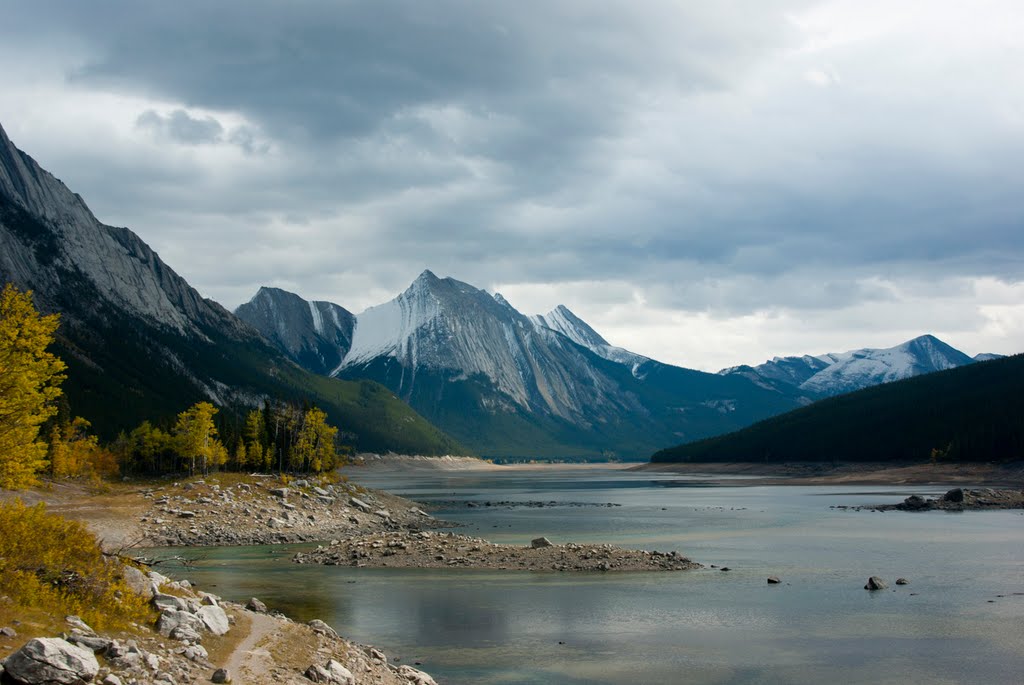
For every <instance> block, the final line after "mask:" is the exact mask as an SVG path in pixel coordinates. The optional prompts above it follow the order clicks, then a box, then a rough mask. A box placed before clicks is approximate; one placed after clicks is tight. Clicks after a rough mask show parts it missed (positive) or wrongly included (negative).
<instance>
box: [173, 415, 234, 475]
mask: <svg viewBox="0 0 1024 685" xmlns="http://www.w3.org/2000/svg"><path fill="white" fill-rule="evenodd" d="M216 414H217V408H216V407H214V406H213V405H212V404H210V403H209V402H198V403H196V404H193V405H192V406H191V407H189V408H188V409H186V410H185V411H183V412H181V413H180V414H178V421H177V423H176V424H175V426H174V435H175V438H176V439H177V442H178V453H179V454H180V455H181V456H182V457H184V458H185V459H187V460H188V463H189V469H188V472H189V474H193V473H195V471H196V460H198V461H199V466H200V468H201V469H202V472H203V473H206V472H207V471H208V470H209V466H210V464H216V463H220V462H219V460H220V458H221V456H222V453H223V457H224V459H225V460H226V459H227V451H226V450H225V449H224V447H223V445H221V444H220V441H219V440H218V439H217V427H216V426H215V425H214V424H213V417H214V415H216Z"/></svg>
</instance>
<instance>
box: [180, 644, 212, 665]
mask: <svg viewBox="0 0 1024 685" xmlns="http://www.w3.org/2000/svg"><path fill="white" fill-rule="evenodd" d="M181 654H182V656H184V657H185V658H186V659H188V660H189V661H197V662H200V663H202V662H204V661H206V660H207V659H208V658H210V653H209V652H207V651H206V647H203V646H202V645H189V646H188V647H186V648H185V649H184V651H182V653H181Z"/></svg>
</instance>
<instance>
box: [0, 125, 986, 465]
mask: <svg viewBox="0 0 1024 685" xmlns="http://www.w3.org/2000/svg"><path fill="white" fill-rule="evenodd" d="M0 242H2V244H3V247H4V249H3V251H2V252H0V281H3V282H13V283H14V284H15V285H17V286H18V287H21V288H23V289H32V290H33V291H34V297H35V301H36V304H37V307H38V308H39V309H40V310H41V311H43V312H47V313H48V312H59V313H60V314H61V317H62V323H61V327H60V329H59V331H58V335H57V340H56V346H57V352H58V353H59V354H60V355H61V356H62V358H64V359H65V361H66V362H67V363H68V365H69V373H68V380H67V382H66V384H65V389H66V393H67V397H68V399H69V403H70V405H71V410H72V411H74V412H75V413H77V414H83V415H85V416H86V417H87V418H89V419H90V420H91V421H92V422H93V423H94V425H95V427H96V428H97V429H98V430H99V432H100V433H101V434H102V435H104V436H106V437H111V436H112V435H114V434H116V432H117V431H119V430H123V429H125V428H130V427H132V426H134V425H136V424H137V423H139V422H140V421H142V420H144V419H151V420H160V419H164V420H166V419H167V417H173V416H174V415H175V414H176V413H177V412H179V411H181V410H182V409H184V408H185V407H187V406H188V405H189V404H191V403H193V402H195V401H198V400H201V399H210V400H213V401H215V402H216V403H218V404H220V405H222V406H224V407H228V408H230V409H229V411H228V412H226V413H225V415H224V416H225V420H230V417H231V416H232V415H234V416H236V417H237V415H238V414H237V412H239V411H243V410H244V409H245V408H247V407H255V406H259V405H260V404H261V403H262V402H264V401H266V400H268V399H274V400H282V401H289V402H295V403H302V402H313V403H316V404H317V405H319V406H321V407H322V408H323V409H325V411H327V413H328V415H329V416H330V418H331V420H332V421H334V422H335V423H337V424H338V425H340V426H341V427H342V431H343V435H345V438H346V440H347V441H349V442H351V443H353V444H354V445H355V446H356V447H357V448H358V449H366V450H377V451H384V450H394V451H400V452H414V453H421V454H444V453H466V452H471V453H476V454H479V455H482V456H493V457H520V458H521V457H527V458H545V457H559V458H566V457H587V458H592V457H602V456H603V457H621V458H634V459H636V458H643V457H645V456H646V455H647V454H649V453H651V452H653V451H654V450H656V449H659V448H662V447H664V446H665V445H670V444H676V443H680V442H684V441H692V440H699V439H701V438H706V437H709V436H714V435H719V434H722V433H726V432H729V431H733V430H736V429H738V428H742V427H745V426H748V425H750V424H752V423H754V422H756V421H759V420H761V419H764V418H766V417H770V416H774V415H777V414H780V413H783V412H786V411H789V410H791V409H793V408H795V407H799V406H803V405H806V404H808V403H810V402H813V401H815V400H818V399H820V398H822V397H826V396H829V395H834V394H837V393H842V392H847V391H849V390H853V389H857V388H860V387H865V386H868V385H873V384H876V383H881V382H886V381H890V380H895V379H898V378H905V377H908V376H913V375H918V374H923V373H928V372H931V371H934V370H938V369H944V368H952V367H957V366H963V365H967V364H971V363H972V362H973V361H974V360H972V359H971V358H969V357H967V356H966V355H964V354H962V353H960V352H958V351H957V350H954V349H953V348H951V347H949V346H948V345H946V344H945V343H942V342H941V341H939V340H938V339H936V338H934V337H932V336H922V337H920V338H916V339H914V340H911V341H908V342H907V343H904V344H903V345H900V346H897V347H895V348H890V349H887V350H873V349H865V350H857V351H854V352H848V353H842V354H828V355H820V356H814V357H811V356H805V357H787V358H781V359H780V358H776V359H774V360H772V361H770V362H766V363H765V364H761V365H759V366H756V367H752V366H742V367H735V368H732V369H726V370H723V371H721V372H719V373H717V374H715V373H705V372H701V371H694V370H691V369H685V368H681V367H677V366H672V365H669V364H663V363H661V362H658V361H656V360H653V359H650V358H648V357H645V356H643V355H639V354H636V353H633V352H630V351H628V350H625V349H622V348H619V347H615V346H613V345H611V344H609V343H608V341H607V340H605V339H604V338H603V337H602V336H601V335H600V334H599V333H598V332H597V331H595V330H594V329H593V328H592V327H591V326H590V325H588V324H587V323H586V322H585V321H583V320H582V319H581V318H580V317H578V316H576V315H575V314H574V313H573V312H572V311H570V310H569V309H568V308H567V307H565V306H558V307H556V308H555V309H554V310H552V311H551V312H548V313H546V314H543V315H534V316H527V315H524V314H522V313H520V312H519V311H518V310H516V309H515V307H513V306H512V304H510V303H509V302H508V301H507V300H506V299H505V298H503V297H502V296H501V295H500V294H493V295H492V294H490V293H488V292H486V291H484V290H481V289H478V288H476V287H474V286H472V285H469V284H467V283H463V282H460V281H457V280H454V279H452V278H438V277H437V276H435V275H434V274H433V273H431V272H430V271H424V272H423V273H422V274H421V275H420V276H419V277H418V278H417V279H416V280H415V281H414V282H413V283H412V284H411V285H410V286H409V288H408V289H407V290H406V291H405V292H403V293H401V294H400V295H398V296H397V297H395V298H394V299H393V300H391V301H389V302H386V303H383V304H381V305H378V306H376V307H371V308H370V309H368V310H366V311H364V312H362V313H360V314H359V315H353V314H352V313H351V312H349V311H347V310H346V309H345V308H344V307H342V306H340V305H337V304H334V303H331V302H323V301H315V302H310V301H307V300H305V299H303V298H302V297H300V296H298V295H295V294H292V293H288V292H286V291H283V290H280V289H276V288H268V287H265V288H261V289H260V290H259V292H257V293H256V295H255V296H254V297H253V298H252V300H251V301H250V302H248V303H246V304H244V305H242V306H241V307H239V308H238V310H237V311H236V312H235V313H231V312H228V311H227V310H225V309H224V308H223V307H221V306H220V305H219V304H217V303H216V302H213V301H211V300H207V299H204V298H202V297H201V296H200V295H199V293H198V292H196V290H195V289H193V288H192V287H191V286H190V285H189V284H188V283H187V282H186V281H185V280H184V279H182V278H181V277H180V276H178V275H177V274H176V273H175V272H174V271H173V269H171V268H170V267H169V266H168V265H166V264H165V263H164V262H163V261H162V260H161V259H160V257H159V256H158V255H157V254H156V253H155V252H154V251H153V250H152V249H150V248H149V246H147V245H146V244H145V243H144V242H143V241H142V240H141V239H140V238H139V237H138V236H137V235H135V234H134V233H133V232H132V231H130V230H128V229H127V228H119V227H113V226H108V225H105V224H103V223H102V222H100V221H99V220H98V219H96V217H95V216H94V215H93V214H92V212H91V211H90V210H89V208H88V207H87V206H86V204H85V202H84V201H83V200H82V198H81V197H79V196H78V195H76V194H75V193H73V192H72V191H71V190H70V189H68V188H67V187H66V186H65V185H64V184H63V183H61V182H60V181H59V180H58V179H56V178H55V177H54V176H53V175H51V174H50V173H49V172H47V171H45V170H44V169H42V168H41V167H39V165H38V164H37V163H36V162H35V161H34V160H33V159H32V158H31V157H30V156H29V155H27V154H25V153H24V152H22V151H20V150H18V149H17V148H16V147H15V146H14V145H13V144H12V143H11V141H10V140H9V139H8V138H7V135H6V133H5V132H4V131H3V129H2V128H0ZM410 407H411V408H410Z"/></svg>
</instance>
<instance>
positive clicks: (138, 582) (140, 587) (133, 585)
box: [121, 564, 150, 595]
mask: <svg viewBox="0 0 1024 685" xmlns="http://www.w3.org/2000/svg"><path fill="white" fill-rule="evenodd" d="M121 577H122V578H124V582H125V585H127V586H128V589H129V590H131V591H132V592H134V593H135V594H137V595H147V594H149V588H150V581H149V580H148V579H147V578H146V576H145V574H143V573H142V571H140V570H139V569H137V568H135V567H134V566H128V565H127V564H126V565H125V566H124V568H123V570H122V571H121Z"/></svg>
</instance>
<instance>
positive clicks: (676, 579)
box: [180, 468, 1024, 684]
mask: <svg viewBox="0 0 1024 685" xmlns="http://www.w3.org/2000/svg"><path fill="white" fill-rule="evenodd" d="M354 479H356V480H357V481H358V482H360V483H362V484H364V485H367V486H370V487H377V488H382V489H386V490H390V491H392V492H395V493H397V494H401V495H406V496H408V497H411V498H412V499H416V500H419V501H422V502H428V503H429V502H432V501H433V502H450V503H451V504H450V505H449V508H448V509H444V510H442V511H440V512H438V515H439V516H440V517H442V518H445V519H448V520H452V521H457V522H460V523H462V524H465V526H466V527H465V528H462V529H460V530H459V532H462V533H466V534H470V535H480V536H482V537H486V538H488V539H491V540H493V541H495V542H512V543H519V544H523V543H526V542H528V541H529V540H530V539H531V538H534V537H537V536H539V535H546V536H547V537H549V538H550V539H551V540H552V541H553V542H612V543H616V544H619V545H622V546H629V547H639V548H644V549H657V550H660V551H672V550H676V551H679V552H681V553H682V554H685V555H686V556H689V557H690V558H692V559H693V560H695V561H699V562H701V563H703V564H706V565H709V564H715V565H717V566H728V567H730V568H731V569H732V570H731V571H729V572H722V571H719V570H716V569H710V568H709V569H705V570H699V571H691V572H680V573H628V574H616V573H607V574H598V573H594V574H571V575H570V574H557V573H509V572H503V571H467V570H452V571H438V570H398V569H395V570H389V569H356V568H348V567H320V566H299V565H297V564H293V563H291V561H290V555H291V553H292V552H294V550H296V549H299V547H298V546H293V547H289V548H286V549H279V548H270V547H241V548H212V549H205V550H199V551H196V552H194V553H192V552H190V555H192V556H198V557H199V560H198V562H197V563H196V566H195V568H192V569H189V570H187V571H181V572H180V573H183V574H184V575H185V576H186V577H188V578H190V579H192V580H195V581H196V582H198V583H199V584H200V586H201V587H204V588H207V589H210V590H211V591H213V592H216V593H219V594H222V595H224V596H225V597H227V598H229V599H234V600H239V601H244V600H246V599H248V598H249V597H252V596H256V597H259V598H261V599H262V600H264V601H265V602H266V603H267V604H268V605H269V606H271V607H272V608H276V609H280V610H282V611H284V612H286V613H288V614H290V615H292V616H294V617H296V618H299V619H304V620H308V619H311V618H322V619H324V620H326V621H327V622H328V623H330V624H331V625H333V626H334V627H335V628H337V629H338V631H339V632H340V633H341V634H343V635H345V636H346V637H348V638H350V639H353V640H356V641H358V642H362V643H368V644H374V645H376V646H379V647H381V648H382V649H384V650H385V651H386V652H387V653H388V654H389V656H392V657H399V658H400V659H401V661H402V662H403V663H410V664H411V663H413V662H416V661H418V662H421V666H420V667H421V668H422V669H424V670H426V671H428V672H429V673H431V674H432V675H433V676H434V677H435V678H437V679H438V681H439V682H442V683H481V684H491V683H494V684H498V683H501V684H510V683H552V684H554V683H566V684H575V683H815V684H818V683H829V682H832V683H900V684H906V683H1022V682H1024V594H1021V595H1014V594H1013V593H1015V592H1016V593H1024V515H1022V514H1021V512H1020V511H1016V512H1014V511H1002V512H966V513H961V514H952V513H944V512H925V513H905V512H888V513H876V512H869V511H861V512H854V511H842V510H834V509H830V508H829V507H830V505H839V504H846V505H858V504H870V503H883V502H896V501H898V500H900V499H902V498H903V497H906V496H907V495H909V494H914V493H916V494H922V495H933V496H934V495H938V494H941V493H942V492H944V490H945V488H942V487H877V486H871V487H858V486H822V487H812V486H790V487H785V486H783V487H761V486H749V487H747V486H744V485H742V483H743V481H742V480H741V479H738V480H736V481H735V482H736V485H732V484H729V485H709V484H708V483H707V482H702V481H701V479H700V478H699V477H692V476H687V477H679V476H675V475H666V474H640V473H629V472H619V471H610V470H607V469H594V470H579V469H574V470H559V469H554V468H552V469H544V470H538V471H509V472H498V473H495V472H455V473H440V474H439V473H426V474H410V475H388V474H370V475H366V476H364V477H358V476H356V477H354ZM552 500H554V501H555V502H559V503H568V502H573V503H592V504H608V503H613V504H617V505H620V506H615V507H606V506H600V507H598V506H565V505H556V506H545V507H540V508H523V507H515V508H509V507H502V506H490V507H488V506H485V503H486V502H488V501H490V502H492V505H493V503H495V502H501V501H519V502H528V501H544V502H548V501H552ZM465 501H474V502H477V503H479V504H480V506H477V507H473V508H469V507H466V506H465V504H462V503H463V502H465ZM769 575H777V576H779V577H780V578H781V579H782V584H781V585H774V586H770V585H767V583H766V580H765V579H766V577H767V576H769ZM870 575H878V576H881V577H882V578H884V579H886V580H887V581H889V583H890V585H891V589H890V590H887V591H881V592H873V593H872V592H867V591H865V590H863V589H862V588H863V585H864V582H865V581H866V579H867V577H868V576H870ZM900 576H903V577H906V578H908V579H909V580H910V584H909V585H906V586H901V587H896V586H895V585H893V581H894V580H895V579H896V578H897V577H900ZM893 589H894V590H895V591H893ZM1000 595H1002V596H1000Z"/></svg>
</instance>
